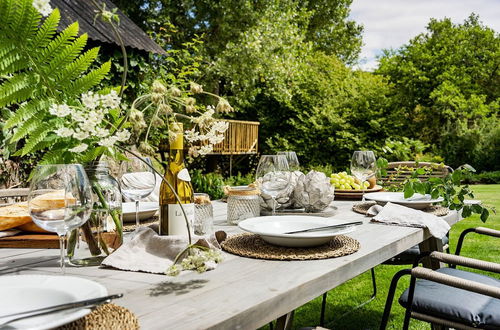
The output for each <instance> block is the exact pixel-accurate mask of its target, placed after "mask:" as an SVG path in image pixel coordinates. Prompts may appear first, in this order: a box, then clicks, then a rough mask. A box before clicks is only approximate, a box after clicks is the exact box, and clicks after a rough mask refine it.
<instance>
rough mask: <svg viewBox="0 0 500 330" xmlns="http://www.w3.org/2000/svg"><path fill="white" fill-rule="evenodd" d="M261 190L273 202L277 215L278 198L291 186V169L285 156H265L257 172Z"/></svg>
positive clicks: (261, 158)
mask: <svg viewBox="0 0 500 330" xmlns="http://www.w3.org/2000/svg"><path fill="white" fill-rule="evenodd" d="M256 178H257V184H258V185H259V188H260V190H261V191H262V192H263V193H264V194H267V195H269V196H271V198H272V200H273V215H275V214H276V204H277V202H276V197H277V196H278V194H279V193H280V192H282V191H284V190H286V188H287V187H288V185H289V184H290V169H289V167H288V162H287V160H286V157H285V156H284V155H263V156H262V157H260V160H259V165H258V166H257V172H256Z"/></svg>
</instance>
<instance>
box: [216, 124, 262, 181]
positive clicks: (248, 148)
mask: <svg viewBox="0 0 500 330" xmlns="http://www.w3.org/2000/svg"><path fill="white" fill-rule="evenodd" d="M223 121H224V122H228V123H229V128H228V129H227V131H226V132H225V133H224V140H223V141H222V142H221V143H218V144H216V145H214V150H213V151H212V152H211V153H210V154H211V155H223V156H226V155H227V156H229V174H230V175H232V168H233V157H234V156H240V155H241V156H244V155H254V154H257V152H258V147H259V125H260V123H259V122H256V121H244V120H229V119H224V120H223ZM242 158H243V157H241V158H240V160H241V159H242Z"/></svg>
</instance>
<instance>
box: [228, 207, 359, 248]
mask: <svg viewBox="0 0 500 330" xmlns="http://www.w3.org/2000/svg"><path fill="white" fill-rule="evenodd" d="M346 222H349V221H345V220H337V219H330V218H321V217H315V216H305V215H280V216H266V217H256V218H249V219H246V220H243V221H241V222H240V223H238V226H239V227H240V228H241V229H243V230H244V231H248V232H250V233H254V234H257V235H260V237H262V239H263V240H264V241H266V242H268V243H271V244H274V245H280V246H287V247H308V246H318V245H322V244H325V243H327V242H328V241H330V240H331V239H332V238H333V237H334V236H337V235H341V234H347V233H350V232H352V231H354V230H355V229H356V228H355V226H350V227H347V228H341V229H330V230H325V231H317V232H309V233H299V234H284V233H286V232H290V231H296V230H304V229H309V228H316V227H323V226H329V225H335V224H342V223H346Z"/></svg>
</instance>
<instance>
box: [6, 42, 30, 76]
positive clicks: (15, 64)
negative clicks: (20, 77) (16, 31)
mask: <svg viewBox="0 0 500 330" xmlns="http://www.w3.org/2000/svg"><path fill="white" fill-rule="evenodd" d="M5 43H6V42H4V41H3V40H0V44H5ZM15 49H16V47H15V46H14V44H11V45H7V46H6V47H5V48H3V49H0V75H5V76H7V75H11V74H13V73H15V72H19V71H22V70H24V69H26V68H27V67H28V62H27V61H25V60H24V58H22V56H21V55H20V54H19V53H18V52H16V51H15Z"/></svg>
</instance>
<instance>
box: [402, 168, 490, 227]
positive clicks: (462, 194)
mask: <svg viewBox="0 0 500 330" xmlns="http://www.w3.org/2000/svg"><path fill="white" fill-rule="evenodd" d="M426 171H427V169H425V168H423V167H421V168H417V169H415V170H414V171H413V173H412V175H411V178H409V179H407V180H406V181H405V182H404V187H403V192H404V197H405V198H410V197H411V196H413V195H414V194H415V193H418V194H422V195H425V194H429V195H431V197H432V198H437V197H443V199H444V200H443V203H442V204H443V206H445V207H447V208H449V209H450V210H462V216H463V217H464V218H467V217H469V216H470V215H471V214H473V213H475V214H479V215H480V219H481V221H483V222H486V220H487V219H488V217H489V214H490V211H489V210H488V208H487V207H484V206H482V205H480V204H473V205H466V204H465V202H464V200H465V198H467V197H468V198H471V199H473V198H474V194H473V191H472V189H471V188H470V187H469V186H468V185H467V184H462V183H463V181H465V180H466V179H468V178H469V177H470V174H471V173H473V172H475V169H474V168H472V167H471V166H469V165H464V166H462V167H461V168H458V169H456V170H455V171H453V172H452V173H450V174H448V175H447V176H446V177H444V178H436V177H433V178H430V179H429V180H427V181H421V180H420V179H419V178H418V176H419V175H425V174H426ZM493 211H495V210H494V209H493Z"/></svg>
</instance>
